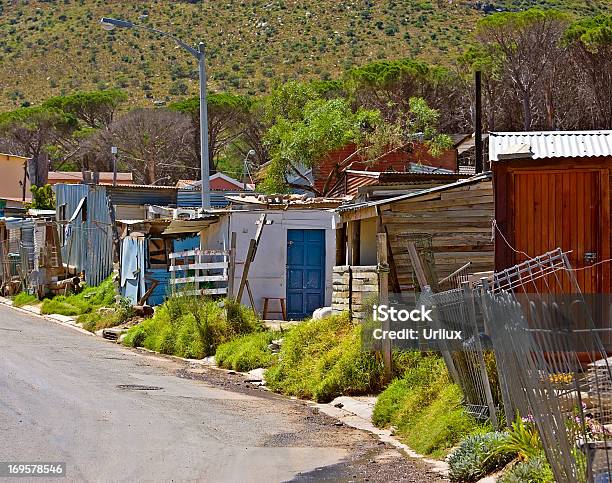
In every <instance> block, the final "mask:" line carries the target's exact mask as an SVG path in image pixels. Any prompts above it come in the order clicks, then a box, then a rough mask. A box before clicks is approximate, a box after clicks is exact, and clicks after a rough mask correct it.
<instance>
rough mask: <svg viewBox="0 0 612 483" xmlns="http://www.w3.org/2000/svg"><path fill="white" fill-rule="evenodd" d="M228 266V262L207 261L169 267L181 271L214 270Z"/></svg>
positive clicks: (174, 270) (172, 270)
mask: <svg viewBox="0 0 612 483" xmlns="http://www.w3.org/2000/svg"><path fill="white" fill-rule="evenodd" d="M221 268H228V263H227V262H207V263H188V264H186V265H174V266H171V267H170V268H168V271H170V272H180V271H184V270H213V269H221Z"/></svg>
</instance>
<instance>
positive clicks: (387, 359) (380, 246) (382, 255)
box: [376, 233, 414, 382]
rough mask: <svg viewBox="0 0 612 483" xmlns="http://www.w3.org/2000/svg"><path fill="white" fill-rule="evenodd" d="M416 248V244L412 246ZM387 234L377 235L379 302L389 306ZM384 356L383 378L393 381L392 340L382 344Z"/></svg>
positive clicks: (386, 327)
mask: <svg viewBox="0 0 612 483" xmlns="http://www.w3.org/2000/svg"><path fill="white" fill-rule="evenodd" d="M412 246H413V247H414V244H412ZM387 254H388V248H387V234H386V233H378V234H377V235H376V259H377V262H378V267H379V271H378V300H379V303H380V304H381V305H387V304H388V303H389V272H388V267H389V262H388V258H387ZM390 328H391V323H390V321H389V320H386V321H384V322H383V323H382V330H383V331H388V330H390ZM382 355H383V364H384V371H383V377H384V380H385V381H386V382H390V381H391V374H392V372H393V366H392V364H393V360H392V357H391V340H390V339H387V338H385V339H383V342H382Z"/></svg>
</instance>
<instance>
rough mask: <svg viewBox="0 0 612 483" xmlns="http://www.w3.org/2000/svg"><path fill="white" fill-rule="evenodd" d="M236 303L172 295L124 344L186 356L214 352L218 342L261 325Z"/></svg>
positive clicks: (251, 314)
mask: <svg viewBox="0 0 612 483" xmlns="http://www.w3.org/2000/svg"><path fill="white" fill-rule="evenodd" d="M237 305H238V304H236V303H235V302H229V301H227V300H226V301H221V302H218V301H213V300H205V299H202V298H199V297H196V296H183V295H180V294H179V295H175V296H172V297H170V298H169V299H168V300H167V301H166V302H165V303H164V304H163V305H161V306H160V307H159V308H158V309H157V310H156V311H155V314H154V315H153V317H151V318H150V319H146V320H144V321H143V322H142V323H140V324H139V325H137V326H134V327H132V328H131V329H130V330H129V331H128V333H127V335H126V338H125V339H124V343H125V344H126V345H129V346H132V347H139V346H143V347H146V348H147V349H151V350H154V351H156V352H161V353H164V354H174V355H177V356H181V357H187V358H198V359H201V358H203V357H206V356H210V355H213V354H214V353H215V351H216V349H217V347H218V346H219V344H222V343H224V342H227V341H229V340H231V339H233V338H235V337H237V336H239V335H242V334H244V333H249V332H253V331H256V330H260V328H261V325H260V322H259V320H258V319H257V316H256V315H255V314H254V312H253V311H251V310H249V309H247V308H245V307H240V306H237Z"/></svg>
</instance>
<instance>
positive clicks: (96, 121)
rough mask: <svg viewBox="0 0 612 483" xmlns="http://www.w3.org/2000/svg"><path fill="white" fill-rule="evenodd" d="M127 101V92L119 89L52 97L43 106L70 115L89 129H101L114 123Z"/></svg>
mask: <svg viewBox="0 0 612 483" xmlns="http://www.w3.org/2000/svg"><path fill="white" fill-rule="evenodd" d="M125 101H127V94H126V93H125V92H123V91H121V90H119V89H108V90H102V91H93V92H76V93H74V94H71V95H68V96H58V97H52V98H51V99H49V100H47V101H46V102H45V103H44V104H43V106H44V107H48V108H53V109H58V110H61V111H64V112H66V113H69V114H71V115H73V116H74V117H75V118H77V119H78V120H79V121H81V122H83V123H84V124H85V126H87V127H90V128H101V127H105V126H108V125H109V124H110V123H111V122H113V118H114V116H115V113H116V112H117V109H118V108H119V107H120V106H121V105H122V104H123V103H124V102H125Z"/></svg>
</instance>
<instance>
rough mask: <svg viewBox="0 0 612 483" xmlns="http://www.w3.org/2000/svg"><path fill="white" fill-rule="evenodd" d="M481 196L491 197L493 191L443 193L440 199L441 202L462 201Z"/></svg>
mask: <svg viewBox="0 0 612 483" xmlns="http://www.w3.org/2000/svg"><path fill="white" fill-rule="evenodd" d="M481 196H493V189H479V190H477V191H445V192H443V193H442V195H441V197H440V199H442V200H464V199H471V198H476V197H481Z"/></svg>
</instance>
